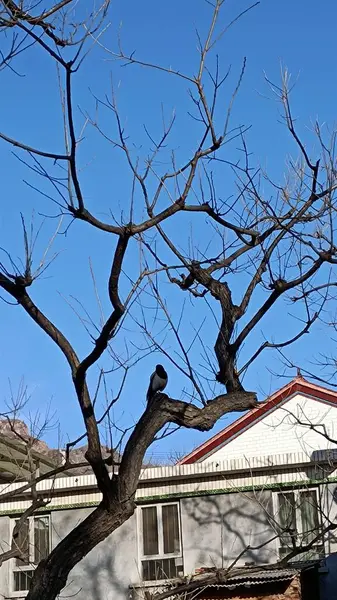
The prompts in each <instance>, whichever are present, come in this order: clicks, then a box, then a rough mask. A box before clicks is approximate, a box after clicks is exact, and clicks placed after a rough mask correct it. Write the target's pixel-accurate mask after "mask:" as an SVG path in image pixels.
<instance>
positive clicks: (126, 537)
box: [51, 509, 139, 600]
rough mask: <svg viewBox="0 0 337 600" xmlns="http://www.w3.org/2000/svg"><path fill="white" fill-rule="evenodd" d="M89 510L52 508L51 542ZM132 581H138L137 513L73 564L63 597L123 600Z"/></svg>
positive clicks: (88, 599)
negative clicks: (78, 561) (55, 509)
mask: <svg viewBox="0 0 337 600" xmlns="http://www.w3.org/2000/svg"><path fill="white" fill-rule="evenodd" d="M91 510H92V509H70V510H62V511H53V512H52V513H51V525H52V545H53V546H55V545H57V543H58V542H59V541H60V540H61V539H63V538H64V537H65V536H66V535H67V533H69V532H70V531H71V530H72V529H73V528H74V527H76V525H77V524H78V523H79V522H80V521H82V520H83V519H85V518H86V517H87V516H88V515H89V514H90V512H91ZM135 581H139V569H138V545H137V526H136V515H133V516H132V517H131V518H130V519H129V520H128V521H126V523H123V525H122V526H121V527H119V528H118V529H117V530H116V531H114V532H113V533H112V534H111V535H109V536H108V538H106V539H105V540H104V541H103V542H101V543H100V544H99V545H98V546H97V547H96V548H94V549H93V550H92V551H91V552H90V553H89V554H88V555H87V556H86V557H85V558H84V559H83V560H82V561H81V562H80V563H79V564H78V565H76V567H75V568H74V569H73V570H72V572H71V574H70V576H69V579H68V583H67V587H66V588H65V589H64V590H63V592H62V596H63V597H68V598H69V597H73V598H76V600H126V599H127V597H128V590H129V586H130V585H131V584H132V583H134V582H135Z"/></svg>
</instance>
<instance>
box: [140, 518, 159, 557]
mask: <svg viewBox="0 0 337 600" xmlns="http://www.w3.org/2000/svg"><path fill="white" fill-rule="evenodd" d="M142 520H143V554H144V556H151V555H153V554H158V552H159V545H158V522H157V507H156V506H149V507H146V508H142Z"/></svg>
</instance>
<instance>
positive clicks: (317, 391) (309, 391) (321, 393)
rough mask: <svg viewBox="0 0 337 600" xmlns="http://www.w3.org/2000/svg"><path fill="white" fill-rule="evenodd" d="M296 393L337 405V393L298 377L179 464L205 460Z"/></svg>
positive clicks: (185, 457)
mask: <svg viewBox="0 0 337 600" xmlns="http://www.w3.org/2000/svg"><path fill="white" fill-rule="evenodd" d="M295 393H303V394H306V395H309V396H313V397H314V398H316V399H317V400H320V401H323V402H330V403H332V404H336V405H337V392H334V391H333V390H329V389H328V388H324V387H322V386H320V385H316V384H314V383H310V382H309V381H307V380H306V379H304V378H303V377H302V376H297V377H295V379H292V380H291V381H290V382H289V383H287V384H286V385H285V386H283V387H282V388H281V389H279V390H278V391H277V392H275V393H274V394H272V395H271V396H269V398H267V400H265V401H263V402H260V403H259V406H257V407H256V408H252V409H251V410H250V411H248V412H247V413H245V414H244V415H243V416H242V417H239V419H236V421H234V422H233V423H231V424H230V425H228V426H227V427H225V429H223V430H222V431H220V432H219V433H217V434H216V435H214V436H213V437H211V438H210V439H209V440H207V441H206V442H204V443H203V444H201V445H200V446H198V447H197V448H195V449H194V450H192V452H190V453H189V454H187V455H186V456H184V457H183V458H182V459H181V460H180V461H179V462H178V463H177V464H178V465H188V464H191V463H195V462H198V461H200V459H202V458H204V457H205V456H206V455H207V454H209V453H210V452H212V451H214V450H215V449H216V448H218V447H219V446H222V445H223V444H224V443H225V442H227V441H229V440H230V439H231V438H232V437H234V436H235V435H237V434H239V433H240V432H242V431H243V430H244V429H246V428H247V427H249V426H251V425H253V424H254V423H255V422H256V421H257V420H258V419H260V418H261V417H262V416H263V415H265V414H266V413H267V412H269V411H272V410H275V408H277V406H279V405H280V404H281V402H283V400H285V399H286V398H288V397H290V396H292V395H293V394H295Z"/></svg>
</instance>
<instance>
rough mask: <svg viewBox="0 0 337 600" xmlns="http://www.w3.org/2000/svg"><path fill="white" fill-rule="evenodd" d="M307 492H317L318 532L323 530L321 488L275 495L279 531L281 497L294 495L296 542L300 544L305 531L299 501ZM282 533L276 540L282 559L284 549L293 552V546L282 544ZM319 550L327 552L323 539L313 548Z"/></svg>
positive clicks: (274, 508)
mask: <svg viewBox="0 0 337 600" xmlns="http://www.w3.org/2000/svg"><path fill="white" fill-rule="evenodd" d="M307 492H315V495H316V506H317V521H318V528H317V532H319V531H321V530H322V519H321V513H320V497H319V488H318V487H317V486H315V487H311V486H306V487H299V488H289V489H286V490H279V491H275V492H274V493H273V514H274V519H275V526H276V529H278V526H279V514H280V503H279V496H286V495H287V494H294V501H295V525H296V542H297V543H299V542H301V541H302V539H303V536H304V535H305V532H304V531H303V524H302V514H301V503H300V501H299V497H300V495H301V494H302V493H307ZM281 535H282V534H281V533H280V534H279V535H278V537H277V539H276V546H277V555H278V556H279V557H280V558H282V555H281V552H282V550H283V549H286V548H289V552H291V546H287V544H282V542H281ZM319 548H323V550H324V551H325V541H324V539H323V538H321V539H319V540H317V542H315V543H314V544H313V546H312V551H315V550H317V551H318V550H319ZM300 556H301V554H299V555H298V557H300Z"/></svg>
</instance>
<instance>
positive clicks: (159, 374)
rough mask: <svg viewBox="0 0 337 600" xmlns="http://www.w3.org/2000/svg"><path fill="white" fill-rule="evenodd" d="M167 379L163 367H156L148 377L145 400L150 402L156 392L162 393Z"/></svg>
mask: <svg viewBox="0 0 337 600" xmlns="http://www.w3.org/2000/svg"><path fill="white" fill-rule="evenodd" d="M167 379H168V377H167V373H166V371H165V369H164V367H163V365H156V369H155V371H154V372H153V373H152V375H151V377H150V385H149V389H148V390H147V394H146V399H147V401H148V402H150V400H152V398H153V397H154V396H155V395H156V393H157V392H162V391H163V390H164V389H165V388H166V386H167Z"/></svg>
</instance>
